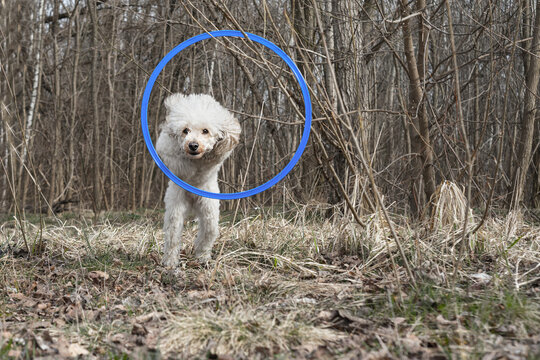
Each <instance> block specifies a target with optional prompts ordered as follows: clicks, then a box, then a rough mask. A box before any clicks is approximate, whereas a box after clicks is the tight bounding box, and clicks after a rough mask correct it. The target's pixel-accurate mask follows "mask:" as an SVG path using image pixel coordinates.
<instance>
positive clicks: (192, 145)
mask: <svg viewBox="0 0 540 360" xmlns="http://www.w3.org/2000/svg"><path fill="white" fill-rule="evenodd" d="M188 146H189V150H191V151H197V149H198V148H199V144H197V143H196V142H191V143H189V145H188Z"/></svg>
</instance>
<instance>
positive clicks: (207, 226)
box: [194, 199, 219, 262]
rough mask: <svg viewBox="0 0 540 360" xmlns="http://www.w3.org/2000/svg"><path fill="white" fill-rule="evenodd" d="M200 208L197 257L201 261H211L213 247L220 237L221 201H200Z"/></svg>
mask: <svg viewBox="0 0 540 360" xmlns="http://www.w3.org/2000/svg"><path fill="white" fill-rule="evenodd" d="M199 201H200V207H199V209H198V211H197V212H196V215H197V217H198V218H199V232H198V234H197V238H196V239H195V244H194V248H195V249H194V250H195V257H196V258H197V259H199V261H202V262H206V261H208V260H210V255H211V252H212V246H213V245H214V242H215V241H216V238H217V237H218V236H219V225H218V222H219V200H215V199H200V200H199Z"/></svg>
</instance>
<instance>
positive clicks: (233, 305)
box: [0, 201, 540, 359]
mask: <svg viewBox="0 0 540 360" xmlns="http://www.w3.org/2000/svg"><path fill="white" fill-rule="evenodd" d="M441 203H443V201H439V204H441ZM452 209H453V210H452V211H453V214H454V215H455V214H457V213H458V212H457V210H456V209H458V207H456V206H453V208H452ZM437 211H438V214H439V215H440V216H444V209H438V210H437ZM304 215H305V214H302V213H299V214H297V215H296V216H287V217H282V216H280V215H279V214H273V215H272V216H266V215H265V216H255V217H245V216H242V217H239V216H237V217H236V219H235V222H234V224H231V222H232V220H233V218H234V215H230V216H229V215H227V214H225V216H224V218H225V219H226V220H227V219H228V221H226V222H224V223H223V224H222V229H221V233H222V235H221V237H220V239H219V240H218V242H217V244H216V246H215V247H214V254H213V259H214V260H213V261H212V263H211V264H210V265H209V266H208V267H201V266H200V265H199V264H198V263H197V262H196V261H194V259H193V258H192V255H191V244H192V241H193V238H194V237H195V234H196V230H197V225H196V224H194V223H191V224H189V225H188V226H187V227H186V232H185V237H184V238H185V243H186V249H185V253H184V254H183V255H182V257H183V258H182V263H181V266H180V268H179V269H176V270H170V269H165V268H163V267H161V266H160V264H159V261H160V253H159V248H160V245H161V242H162V234H161V230H160V226H161V217H162V213H161V212H152V211H144V210H140V211H137V212H136V213H134V214H126V213H111V214H107V215H105V216H103V217H102V218H100V219H99V220H98V221H95V222H93V221H92V220H91V219H90V218H85V217H84V216H78V215H76V214H67V215H65V216H63V217H61V218H48V219H46V221H42V219H40V218H39V217H34V218H31V219H30V221H29V220H27V221H25V222H24V231H25V232H26V235H27V238H28V239H32V240H31V241H33V242H38V241H39V242H41V243H42V246H41V248H40V249H39V251H36V252H34V253H32V254H28V253H27V252H26V250H25V246H24V242H23V239H22V236H21V229H20V228H19V226H18V224H17V223H16V222H15V221H14V220H12V219H10V218H8V217H6V218H5V221H4V222H3V223H2V224H1V225H0V252H1V255H0V277H1V280H0V281H1V282H2V286H1V287H0V359H7V358H10V359H11V358H21V359H23V358H33V357H38V356H41V357H47V356H49V357H50V358H70V357H71V358H73V357H77V356H80V357H83V358H85V357H94V358H105V359H132V358H135V359H166V358H221V359H227V358H234V359H237V358H238V359H242V358H245V359H267V358H275V359H289V358H364V357H366V358H373V359H383V358H384V359H391V358H428V359H437V358H440V359H443V358H455V359H461V358H463V359H469V358H472V359H482V358H484V357H486V356H487V357H490V356H491V357H492V358H497V357H500V356H508V355H509V354H510V355H512V356H513V357H514V358H529V359H534V358H538V357H540V345H539V344H540V337H539V336H538V335H537V334H539V333H540V275H539V273H540V265H539V263H540V226H539V225H535V224H533V223H529V222H526V221H525V220H523V218H522V217H521V216H520V215H519V214H516V213H511V214H509V215H508V216H506V217H500V218H492V219H488V220H487V223H486V225H485V226H484V227H483V228H482V229H481V230H480V231H479V232H478V233H476V234H474V235H473V236H472V237H471V238H470V239H469V240H468V241H469V242H468V244H467V251H465V252H463V254H462V255H463V258H462V259H461V261H460V262H459V268H455V266H456V265H455V264H456V261H455V259H456V257H457V256H458V255H459V252H458V249H459V246H460V245H459V244H460V243H459V242H460V239H461V236H460V234H459V231H456V228H457V229H459V224H458V225H457V226H456V221H458V222H459V218H458V217H457V215H456V216H453V217H451V219H452V221H446V220H445V221H437V222H436V224H437V226H435V227H434V228H433V229H432V228H431V224H433V223H434V220H433V219H431V220H430V221H429V222H428V223H426V224H422V223H418V224H415V225H410V224H408V223H407V221H406V219H401V218H399V217H398V216H394V217H393V219H394V222H395V224H394V226H395V227H396V228H397V231H398V233H399V234H398V235H399V236H400V237H401V239H402V242H403V246H404V248H405V252H406V255H407V258H408V261H409V263H410V264H411V266H412V268H413V271H414V274H415V277H416V282H417V284H418V285H417V287H416V288H414V287H413V286H412V284H411V282H410V279H408V278H407V276H406V272H405V270H404V268H403V267H402V265H401V264H402V263H403V262H402V260H401V259H400V258H399V255H398V252H397V250H396V248H395V245H394V243H393V240H392V238H391V237H390V234H389V231H388V224H386V223H385V221H383V220H382V217H381V216H380V214H373V215H371V216H367V217H366V218H365V219H364V220H365V222H366V224H367V227H366V228H365V229H363V228H360V227H358V226H356V225H354V224H353V223H350V222H345V221H340V220H337V219H336V220H333V221H330V220H321V219H320V218H318V217H317V216H313V217H308V216H304ZM446 219H449V218H448V217H447V218H446ZM456 219H457V220H456ZM391 256H393V257H394V259H395V262H396V264H397V265H396V268H395V269H394V268H393V265H392V261H391Z"/></svg>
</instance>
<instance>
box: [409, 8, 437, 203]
mask: <svg viewBox="0 0 540 360" xmlns="http://www.w3.org/2000/svg"><path fill="white" fill-rule="evenodd" d="M401 5H402V14H403V17H406V16H408V15H409V8H408V6H407V3H406V2H405V1H404V0H402V1H401ZM417 7H418V8H419V10H420V11H424V9H425V1H423V0H419V1H418V2H417ZM410 26H411V25H410V20H409V19H406V20H403V44H404V49H405V57H406V60H407V63H406V65H407V71H408V75H409V109H408V113H409V114H408V116H409V119H410V125H409V126H410V133H411V135H412V139H411V143H412V150H413V151H414V152H415V154H419V155H420V158H418V157H417V156H415V159H416V160H414V161H413V166H414V173H416V174H422V177H423V179H424V193H425V195H426V200H429V199H430V198H431V195H432V194H433V193H434V192H435V171H434V169H433V148H432V145H431V141H430V136H429V124H428V120H427V114H426V109H425V106H424V92H423V88H422V79H423V69H424V66H423V63H422V65H419V63H418V62H417V59H416V56H415V54H414V45H413V39H412V34H411V27H410ZM420 26H421V29H420V47H421V48H423V47H424V43H423V42H424V31H423V27H424V26H423V23H422V22H421V23H420ZM419 55H420V56H422V58H421V59H419V60H420V62H423V61H424V59H423V57H424V51H423V50H421V51H419ZM419 69H421V70H422V74H420V72H419ZM415 182H416V181H414V180H413V186H414V183H415ZM418 205H419V206H418V208H417V209H415V210H416V212H417V213H418V212H419V211H420V208H421V207H422V206H423V204H421V203H420V204H418ZM413 207H416V206H413Z"/></svg>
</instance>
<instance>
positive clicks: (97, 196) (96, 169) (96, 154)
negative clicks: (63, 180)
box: [87, 0, 102, 215]
mask: <svg viewBox="0 0 540 360" xmlns="http://www.w3.org/2000/svg"><path fill="white" fill-rule="evenodd" d="M87 4H88V9H89V10H90V17H91V19H92V39H91V47H92V70H91V74H90V79H91V84H92V85H91V87H92V108H93V115H94V121H93V127H94V128H93V141H92V142H93V144H92V145H93V151H92V156H93V159H92V160H93V161H92V162H93V171H92V172H93V174H92V175H93V184H92V187H93V190H94V191H93V195H94V199H93V200H94V201H93V208H94V214H95V215H97V214H98V213H99V211H100V210H101V183H100V179H101V168H100V166H101V165H100V164H101V161H100V154H101V151H102V149H100V133H99V104H98V91H99V83H98V81H99V79H98V78H97V77H98V48H97V46H98V21H97V13H96V3H95V1H92V0H87Z"/></svg>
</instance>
